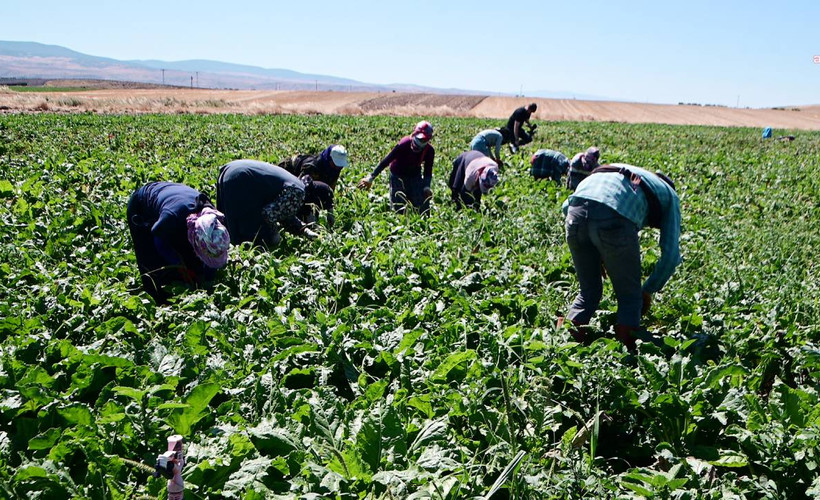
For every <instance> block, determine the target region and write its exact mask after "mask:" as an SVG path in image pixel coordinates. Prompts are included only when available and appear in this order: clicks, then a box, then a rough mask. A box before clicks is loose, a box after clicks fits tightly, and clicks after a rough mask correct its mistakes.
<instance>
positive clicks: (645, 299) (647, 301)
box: [641, 292, 652, 316]
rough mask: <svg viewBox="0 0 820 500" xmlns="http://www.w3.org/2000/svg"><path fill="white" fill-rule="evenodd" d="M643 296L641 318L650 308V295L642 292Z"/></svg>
mask: <svg viewBox="0 0 820 500" xmlns="http://www.w3.org/2000/svg"><path fill="white" fill-rule="evenodd" d="M642 295H643V304H642V305H641V316H643V315H645V314H646V313H648V312H649V308H650V307H652V294H651V293H647V292H642Z"/></svg>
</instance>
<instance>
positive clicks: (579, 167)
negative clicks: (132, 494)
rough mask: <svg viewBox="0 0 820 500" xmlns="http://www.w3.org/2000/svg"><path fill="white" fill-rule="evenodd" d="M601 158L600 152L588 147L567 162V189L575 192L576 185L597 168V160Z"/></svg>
mask: <svg viewBox="0 0 820 500" xmlns="http://www.w3.org/2000/svg"><path fill="white" fill-rule="evenodd" d="M600 158H601V151H600V150H599V149H598V148H596V147H590V148H588V149H587V150H586V151H584V152H583V153H578V154H576V155H575V156H573V157H572V160H571V161H570V162H569V174H568V175H567V189H569V190H572V191H575V188H577V187H578V183H580V182H581V181H582V180H584V179H586V178H587V177H588V176H589V174H591V173H592V171H593V170H595V169H596V168H598V160H599V159H600Z"/></svg>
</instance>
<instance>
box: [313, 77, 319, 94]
mask: <svg viewBox="0 0 820 500" xmlns="http://www.w3.org/2000/svg"><path fill="white" fill-rule="evenodd" d="M314 82H316V91H317V92H318V91H319V80H314Z"/></svg>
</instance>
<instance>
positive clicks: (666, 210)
mask: <svg viewBox="0 0 820 500" xmlns="http://www.w3.org/2000/svg"><path fill="white" fill-rule="evenodd" d="M563 211H564V214H565V215H566V238H567V244H568V245H569V250H570V253H571V254H572V261H573V264H574V266H575V272H576V274H577V275H578V282H579V285H580V286H581V291H580V293H579V294H578V296H577V297H576V299H575V302H573V304H572V306H571V307H570V310H569V313H568V314H567V318H569V319H570V320H571V321H572V328H571V332H572V334H573V336H574V337H575V338H576V340H580V341H583V340H585V339H584V337H585V328H583V326H584V325H587V324H588V323H589V321H590V319H591V318H592V315H593V313H595V311H596V310H597V309H598V304H599V303H600V301H601V295H602V293H603V286H602V277H601V274H602V273H601V262H603V263H604V266H605V267H606V271H607V274H608V275H609V278H610V279H611V280H612V288H613V289H614V291H615V296H616V298H617V300H618V312H617V324H616V325H615V336H616V338H617V339H618V340H620V341H621V342H622V343H623V344H624V345H626V347H627V348H628V349H629V350H633V349H634V348H635V337H634V334H635V332H637V331H638V329H639V326H640V319H641V316H642V315H643V314H646V312H647V311H648V310H649V307H650V306H651V304H652V294H654V293H655V292H657V291H659V290H660V289H661V288H662V287H663V286H664V284H666V282H667V281H668V280H669V278H670V277H671V276H672V273H674V271H675V268H676V267H677V265H678V264H679V263H680V260H681V259H680V248H679V242H678V240H679V237H680V224H681V215H680V200H679V199H678V195H677V193H676V192H675V186H674V184H673V183H672V181H671V180H670V179H669V178H668V177H666V176H665V175H663V174H662V173H660V172H658V173H655V174H653V173H651V172H649V171H647V170H644V169H642V168H639V167H635V166H632V165H626V164H618V163H615V164H612V165H605V166H603V167H599V168H598V169H596V170H595V171H593V173H592V174H591V175H590V176H588V177H587V178H586V179H584V180H583V181H581V183H580V184H578V188H577V189H576V190H575V192H574V193H573V194H572V195H570V197H569V199H568V200H567V201H566V202H565V203H564V205H563ZM646 226H652V227H657V228H659V229H660V247H661V257H660V259H659V260H658V262H657V264H655V268H654V269H653V270H652V273H651V274H650V275H649V278H647V279H646V281H644V282H643V285H641V247H640V241H639V239H638V232H639V231H640V230H641V229H643V228H644V227H646ZM559 321H560V320H559Z"/></svg>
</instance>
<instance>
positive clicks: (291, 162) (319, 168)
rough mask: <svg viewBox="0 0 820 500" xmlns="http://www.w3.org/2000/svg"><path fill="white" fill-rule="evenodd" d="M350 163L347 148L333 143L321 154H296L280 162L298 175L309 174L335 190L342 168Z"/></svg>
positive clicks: (281, 165)
mask: <svg viewBox="0 0 820 500" xmlns="http://www.w3.org/2000/svg"><path fill="white" fill-rule="evenodd" d="M349 164H350V163H349V161H348V157H347V149H345V147H344V146H341V145H339V144H331V145H330V146H328V147H326V148H325V149H324V150H323V151H322V152H321V153H319V154H316V155H296V156H293V157H291V158H288V159H287V160H285V161H283V162H281V163H279V166H280V167H282V168H284V169H285V170H287V171H288V172H290V173H292V174H293V175H295V176H296V177H302V176H303V175H309V176H310V177H311V179H313V180H314V181H318V182H323V183H325V184H327V185H328V186H330V189H333V190H334V191H335V190H336V183H337V182H338V181H339V175H340V174H341V173H342V169H344V168H345V167H347V166H348V165H349Z"/></svg>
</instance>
